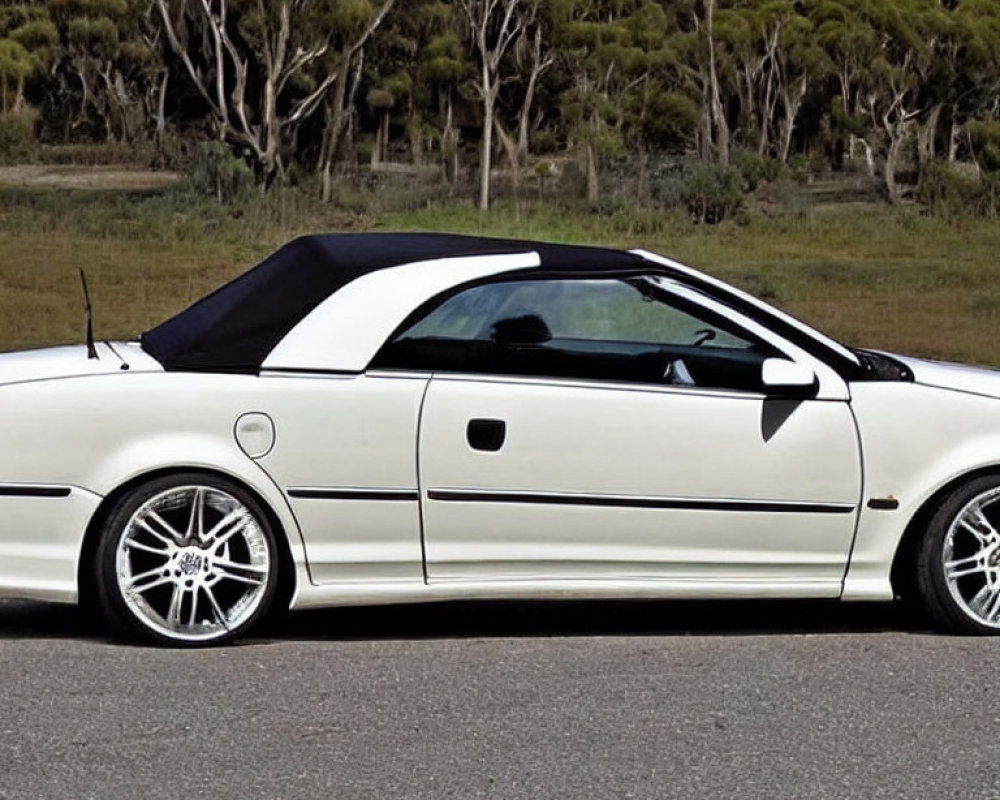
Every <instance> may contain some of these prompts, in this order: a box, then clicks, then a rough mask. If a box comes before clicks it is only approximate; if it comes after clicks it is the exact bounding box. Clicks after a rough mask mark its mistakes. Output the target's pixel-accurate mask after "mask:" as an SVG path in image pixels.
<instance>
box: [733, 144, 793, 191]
mask: <svg viewBox="0 0 1000 800" xmlns="http://www.w3.org/2000/svg"><path fill="white" fill-rule="evenodd" d="M733 164H734V165H735V166H736V168H737V169H738V170H739V171H740V176H741V177H742V178H743V188H744V190H746V191H748V192H752V191H754V190H755V189H756V188H757V187H758V186H760V185H761V184H764V183H773V182H774V181H776V180H778V178H780V177H781V172H782V168H783V165H782V163H781V162H780V161H778V159H776V158H770V157H768V156H761V155H757V153H754V152H752V151H750V150H740V151H737V152H736V153H734V154H733Z"/></svg>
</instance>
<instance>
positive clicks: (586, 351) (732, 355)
mask: <svg viewBox="0 0 1000 800" xmlns="http://www.w3.org/2000/svg"><path fill="white" fill-rule="evenodd" d="M772 354H773V351H772V348H770V347H769V346H768V345H766V344H764V343H763V342H761V341H760V340H758V339H756V338H755V337H752V336H751V335H749V334H747V333H745V332H743V331H742V330H741V329H739V328H738V327H737V326H735V325H734V324H733V323H731V322H729V321H728V320H725V319H723V318H720V317H717V316H714V315H712V314H709V313H708V312H706V311H705V310H704V309H701V308H699V307H697V306H695V305H694V304H692V303H689V302H687V301H682V300H680V299H679V298H676V297H674V296H672V295H670V294H669V293H668V292H666V291H665V290H664V289H663V288H662V287H660V286H658V285H657V284H655V283H654V282H652V281H649V280H647V279H644V278H641V277H640V278H630V279H623V280H619V279H598V280H576V279H574V280H521V281H506V282H500V283H491V284H486V285H482V286H476V287H472V288H469V289H466V290H464V291H461V292H459V293H457V294H455V295H453V296H451V297H449V298H447V299H445V300H444V301H443V302H441V303H440V304H438V305H437V306H436V307H434V308H432V309H431V310H430V311H428V312H427V313H426V314H425V315H423V316H422V317H421V318H419V319H417V320H415V321H413V322H411V323H410V324H409V325H407V326H406V327H405V328H404V329H403V330H402V331H401V332H399V333H398V334H397V335H396V336H395V337H394V338H393V339H392V340H391V341H390V342H389V344H388V345H387V346H386V347H385V348H383V351H382V352H381V353H380V354H379V356H378V357H377V358H376V361H375V363H373V365H372V366H377V367H383V368H384V367H396V368H406V369H430V370H436V371H450V372H453V371H457V372H485V373H496V374H507V375H519V374H520V375H543V376H550V377H578V378H590V379H606V380H627V381H638V382H649V383H667V384H689V385H701V386H711V387H714V388H732V389H741V390H748V389H749V390H758V389H759V388H760V364H761V362H762V361H763V359H764V358H766V357H768V356H769V355H772Z"/></svg>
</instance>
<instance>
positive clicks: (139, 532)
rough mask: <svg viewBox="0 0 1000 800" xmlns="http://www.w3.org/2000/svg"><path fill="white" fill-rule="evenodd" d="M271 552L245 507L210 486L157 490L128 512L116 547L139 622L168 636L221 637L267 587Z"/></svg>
mask: <svg viewBox="0 0 1000 800" xmlns="http://www.w3.org/2000/svg"><path fill="white" fill-rule="evenodd" d="M273 560H274V554H273V553H272V552H271V547H270V545H269V541H268V538H267V536H266V535H265V533H264V531H263V530H262V528H261V524H260V522H259V521H258V520H257V519H256V517H255V516H254V514H253V513H252V512H251V511H250V509H249V508H248V507H247V506H246V505H244V503H242V502H241V501H240V500H238V499H237V498H236V497H234V496H233V495H232V494H230V493H228V492H226V491H224V490H222V489H220V488H217V487H214V486H199V485H185V486H177V487H172V488H169V489H166V490H165V491H161V492H159V493H158V494H155V495H153V496H152V497H151V498H149V499H148V500H146V501H145V502H144V503H142V505H140V506H139V507H138V508H137V509H136V510H135V511H134V512H133V513H132V515H131V516H130V517H129V519H128V521H127V522H126V524H125V526H124V530H123V532H122V535H121V537H120V539H119V540H118V544H117V547H116V550H115V562H114V563H115V578H116V580H117V588H118V591H119V592H120V594H121V598H122V600H123V601H124V603H125V606H126V607H127V609H128V610H129V611H130V612H131V613H132V615H134V617H135V619H136V620H137V621H138V622H140V623H141V624H142V625H144V626H146V627H148V628H149V629H151V630H153V631H155V632H156V633H158V634H160V635H161V636H164V637H166V638H168V639H173V640H176V641H183V642H198V641H206V640H212V639H218V638H221V637H225V636H226V635H227V634H228V633H229V632H230V631H234V630H236V629H237V628H239V627H240V626H241V625H242V624H243V623H245V622H246V621H247V620H248V619H250V617H252V616H253V615H254V613H255V612H256V611H257V610H258V608H259V607H260V605H261V603H262V602H263V601H264V599H265V597H266V596H267V594H268V587H269V576H270V575H271V572H272V562H273Z"/></svg>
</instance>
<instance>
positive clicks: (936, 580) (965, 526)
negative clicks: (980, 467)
mask: <svg viewBox="0 0 1000 800" xmlns="http://www.w3.org/2000/svg"><path fill="white" fill-rule="evenodd" d="M916 573H917V574H916V581H917V588H918V591H919V595H920V598H921V600H922V601H923V605H924V608H925V609H926V611H927V614H928V616H929V617H930V620H931V622H932V624H933V625H934V626H935V627H937V628H939V629H941V630H945V631H948V632H952V633H962V634H976V635H994V636H995V635H998V634H1000V476H998V475H989V476H985V477H982V478H976V479H974V480H972V481H969V482H968V483H967V484H965V485H964V486H962V487H960V488H959V489H957V490H956V491H955V492H954V493H953V494H951V495H950V496H949V497H948V498H947V499H946V500H945V501H944V502H943V503H942V504H941V507H940V508H938V510H937V511H936V512H935V513H934V515H933V516H932V517H931V518H930V522H929V523H928V525H927V532H926V534H925V536H924V538H923V540H922V541H921V543H920V546H919V550H918V552H917V560H916Z"/></svg>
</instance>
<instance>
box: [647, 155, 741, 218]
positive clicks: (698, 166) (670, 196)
mask: <svg viewBox="0 0 1000 800" xmlns="http://www.w3.org/2000/svg"><path fill="white" fill-rule="evenodd" d="M651 187H652V190H653V197H654V199H655V200H656V201H657V202H658V203H659V204H660V206H662V207H664V208H682V209H684V210H685V211H687V213H688V214H689V215H690V216H691V219H692V220H694V221H695V222H703V223H707V224H709V225H713V224H716V223H719V222H722V221H723V220H724V219H727V218H729V217H732V216H733V215H735V214H736V213H737V212H738V211H739V210H740V209H741V208H742V207H743V181H742V177H741V175H740V172H739V170H738V169H736V168H735V167H731V166H730V167H724V166H721V165H720V164H714V163H712V162H709V161H701V160H699V159H689V158H685V159H679V160H678V161H676V162H674V165H673V166H672V167H671V168H667V169H663V170H658V172H657V176H656V177H655V179H653V180H652V181H651Z"/></svg>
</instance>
